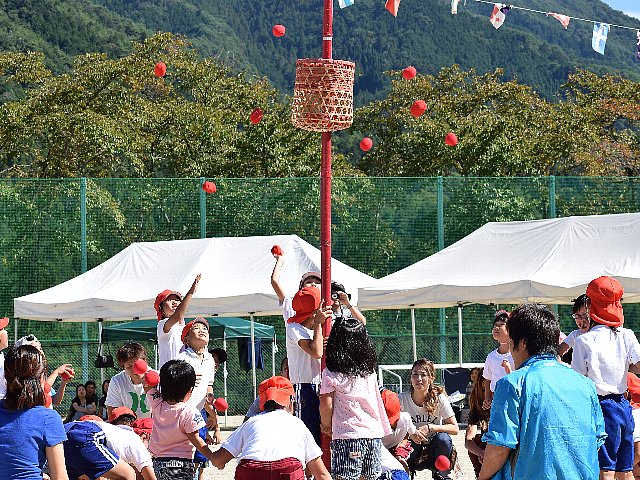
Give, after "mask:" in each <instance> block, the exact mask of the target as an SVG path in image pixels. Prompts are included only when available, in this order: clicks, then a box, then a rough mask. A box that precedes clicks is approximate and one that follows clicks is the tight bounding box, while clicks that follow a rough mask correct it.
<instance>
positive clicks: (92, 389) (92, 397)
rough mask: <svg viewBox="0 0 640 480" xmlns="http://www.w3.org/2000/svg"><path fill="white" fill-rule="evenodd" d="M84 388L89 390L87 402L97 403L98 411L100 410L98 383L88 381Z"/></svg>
mask: <svg viewBox="0 0 640 480" xmlns="http://www.w3.org/2000/svg"><path fill="white" fill-rule="evenodd" d="M84 388H85V389H86V390H87V402H89V403H95V405H96V409H97V408H98V402H99V399H98V394H97V393H96V382H94V381H93V380H87V383H85V384H84Z"/></svg>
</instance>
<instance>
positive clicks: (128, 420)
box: [111, 413, 136, 425]
mask: <svg viewBox="0 0 640 480" xmlns="http://www.w3.org/2000/svg"><path fill="white" fill-rule="evenodd" d="M135 420H136V417H134V416H133V415H129V414H128V413H125V414H124V415H120V416H119V417H118V418H116V419H115V420H114V421H113V422H111V425H131V424H132V423H133V422H134V421H135Z"/></svg>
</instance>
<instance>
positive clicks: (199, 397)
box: [177, 345, 216, 411]
mask: <svg viewBox="0 0 640 480" xmlns="http://www.w3.org/2000/svg"><path fill="white" fill-rule="evenodd" d="M177 360H184V361H185V362H187V363H188V364H189V365H191V366H192V367H193V369H194V370H195V371H196V386H195V387H193V392H191V398H189V401H187V402H186V403H187V404H188V405H191V406H192V407H195V408H197V409H198V411H200V410H202V407H204V400H205V397H206V396H207V387H210V386H212V385H213V377H214V375H215V367H216V364H215V360H214V359H213V356H212V355H211V354H210V353H209V352H208V351H207V350H206V349H205V351H204V355H203V356H202V357H200V355H198V354H197V353H196V352H195V351H194V350H193V349H192V348H191V347H187V346H186V345H185V347H184V348H183V349H182V351H181V352H180V353H179V354H178V357H177Z"/></svg>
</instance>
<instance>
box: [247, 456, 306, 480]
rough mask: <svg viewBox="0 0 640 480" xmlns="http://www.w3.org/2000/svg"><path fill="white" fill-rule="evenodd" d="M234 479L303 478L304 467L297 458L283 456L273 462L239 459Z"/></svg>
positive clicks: (295, 479)
mask: <svg viewBox="0 0 640 480" xmlns="http://www.w3.org/2000/svg"><path fill="white" fill-rule="evenodd" d="M235 478H236V480H305V475H304V468H303V467H302V463H300V460H298V459H297V458H283V459H282V460H275V461H273V462H267V461H260V460H240V462H238V466H237V467H236V476H235Z"/></svg>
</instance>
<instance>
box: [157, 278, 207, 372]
mask: <svg viewBox="0 0 640 480" xmlns="http://www.w3.org/2000/svg"><path fill="white" fill-rule="evenodd" d="M198 282H200V274H198V275H197V276H196V278H195V280H194V281H193V284H192V285H191V288H190V289H189V291H188V292H187V294H186V295H185V296H184V298H182V295H180V292H176V291H173V290H163V291H162V292H160V293H159V294H158V295H157V296H156V300H155V302H153V308H155V310H156V313H157V314H158V326H157V330H156V334H157V337H158V369H160V368H162V365H164V364H165V363H166V362H168V361H169V360H173V359H174V358H176V357H177V356H178V353H180V349H181V348H182V344H183V342H182V341H181V339H180V335H181V334H182V329H183V328H184V317H185V316H186V315H187V308H189V302H191V298H192V297H193V294H194V293H196V290H197V288H198Z"/></svg>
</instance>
